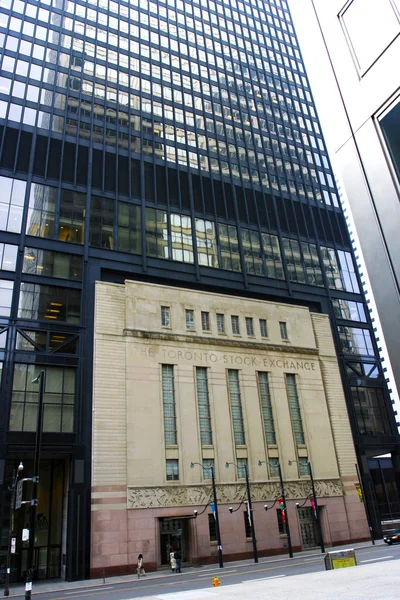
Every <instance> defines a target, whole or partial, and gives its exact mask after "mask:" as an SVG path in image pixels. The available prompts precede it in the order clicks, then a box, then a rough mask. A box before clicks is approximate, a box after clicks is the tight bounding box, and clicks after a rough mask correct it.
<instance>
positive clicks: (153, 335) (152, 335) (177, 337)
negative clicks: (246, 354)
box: [123, 329, 318, 356]
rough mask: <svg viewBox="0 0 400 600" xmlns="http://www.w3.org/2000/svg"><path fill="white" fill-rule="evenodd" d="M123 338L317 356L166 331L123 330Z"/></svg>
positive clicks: (307, 351)
mask: <svg viewBox="0 0 400 600" xmlns="http://www.w3.org/2000/svg"><path fill="white" fill-rule="evenodd" d="M123 335H124V337H133V338H138V339H141V340H144V339H145V340H157V341H164V342H176V343H179V344H182V343H185V344H201V345H203V346H220V347H223V348H236V349H238V348H240V349H241V350H258V351H259V350H263V351H264V352H266V351H273V352H281V353H285V354H307V355H312V356H318V350H317V349H316V348H306V347H302V346H293V345H292V344H290V343H287V345H280V344H271V343H269V342H249V341H242V340H236V339H235V340H231V339H227V338H224V337H208V336H200V335H186V334H182V333H169V332H166V331H144V330H142V329H124V330H123Z"/></svg>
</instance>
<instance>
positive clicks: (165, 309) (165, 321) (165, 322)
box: [161, 306, 171, 327]
mask: <svg viewBox="0 0 400 600" xmlns="http://www.w3.org/2000/svg"><path fill="white" fill-rule="evenodd" d="M161 327H171V317H170V307H169V306H162V307H161Z"/></svg>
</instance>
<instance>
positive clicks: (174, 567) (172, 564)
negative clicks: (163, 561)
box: [169, 550, 176, 572]
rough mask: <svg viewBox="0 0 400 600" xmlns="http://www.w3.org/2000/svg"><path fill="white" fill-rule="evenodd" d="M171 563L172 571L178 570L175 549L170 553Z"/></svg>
mask: <svg viewBox="0 0 400 600" xmlns="http://www.w3.org/2000/svg"><path fill="white" fill-rule="evenodd" d="M169 564H170V565H171V570H172V572H174V571H175V570H176V558H175V552H174V551H173V550H171V552H170V553H169Z"/></svg>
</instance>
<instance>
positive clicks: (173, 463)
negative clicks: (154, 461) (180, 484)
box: [165, 458, 179, 481]
mask: <svg viewBox="0 0 400 600" xmlns="http://www.w3.org/2000/svg"><path fill="white" fill-rule="evenodd" d="M165 470H166V478H167V481H179V461H178V459H175V458H167V460H166V461H165Z"/></svg>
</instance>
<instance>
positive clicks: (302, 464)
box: [299, 456, 310, 477]
mask: <svg viewBox="0 0 400 600" xmlns="http://www.w3.org/2000/svg"><path fill="white" fill-rule="evenodd" d="M299 475H300V477H307V476H309V475H310V470H309V468H308V458H306V457H304V456H300V457H299Z"/></svg>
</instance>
